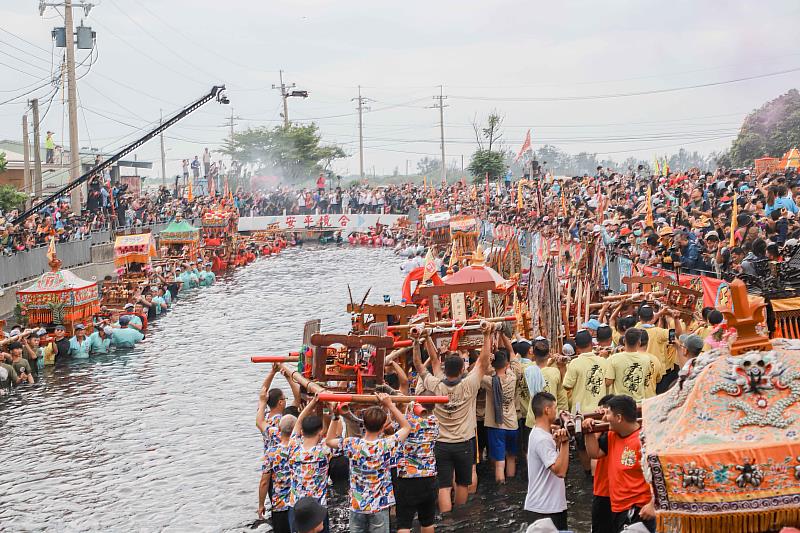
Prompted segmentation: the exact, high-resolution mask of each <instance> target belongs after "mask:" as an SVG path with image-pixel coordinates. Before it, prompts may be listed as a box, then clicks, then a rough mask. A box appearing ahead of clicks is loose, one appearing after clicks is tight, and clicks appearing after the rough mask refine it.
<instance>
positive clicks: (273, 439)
mask: <svg viewBox="0 0 800 533" xmlns="http://www.w3.org/2000/svg"><path fill="white" fill-rule="evenodd" d="M265 421H266V422H267V427H266V428H265V429H264V431H262V432H261V436H262V437H264V455H266V454H267V452H268V451H269V450H270V448H274V447H275V446H277V444H278V443H279V442H280V441H281V435H280V430H279V429H278V424H279V423H280V421H281V415H280V414H274V415H272V416H270V414H269V413H267V416H266V417H265ZM270 430H272V431H270Z"/></svg>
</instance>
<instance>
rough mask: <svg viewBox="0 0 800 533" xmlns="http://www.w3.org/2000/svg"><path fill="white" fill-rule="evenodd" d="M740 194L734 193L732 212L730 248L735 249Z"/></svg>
mask: <svg viewBox="0 0 800 533" xmlns="http://www.w3.org/2000/svg"><path fill="white" fill-rule="evenodd" d="M738 200H739V194H738V193H736V192H734V193H733V210H732V211H731V241H730V242H729V243H728V246H730V247H731V248H733V247H734V246H736V217H738V216H739V202H738Z"/></svg>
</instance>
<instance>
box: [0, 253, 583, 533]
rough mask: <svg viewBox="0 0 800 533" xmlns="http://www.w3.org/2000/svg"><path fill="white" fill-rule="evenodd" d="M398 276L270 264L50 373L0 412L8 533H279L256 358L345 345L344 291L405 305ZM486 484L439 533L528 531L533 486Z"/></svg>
mask: <svg viewBox="0 0 800 533" xmlns="http://www.w3.org/2000/svg"><path fill="white" fill-rule="evenodd" d="M399 265H400V259H399V258H398V257H396V256H395V255H393V254H392V253H391V251H389V250H386V249H373V248H352V247H349V246H344V247H335V246H327V247H318V246H306V247H303V248H295V249H290V250H287V251H285V252H284V253H282V254H281V255H280V256H278V257H271V258H261V259H259V260H257V261H256V262H255V263H253V264H251V265H250V266H248V267H245V268H240V269H237V270H236V271H235V272H234V273H232V274H230V275H227V276H225V277H223V278H220V279H219V280H218V282H217V283H216V284H215V285H214V286H213V287H210V288H207V289H201V290H195V291H193V292H191V293H189V294H188V295H186V296H183V297H182V298H180V300H179V302H178V304H177V305H176V306H175V308H174V309H173V310H172V311H170V312H169V313H168V314H167V315H166V316H165V317H163V318H161V319H159V320H158V321H156V322H155V323H154V324H153V325H152V326H151V327H150V328H149V330H148V338H147V339H146V340H145V341H144V342H143V343H142V344H140V345H139V346H137V347H136V348H135V349H134V350H132V351H128V352H117V353H115V354H111V355H109V356H105V357H97V358H93V359H92V360H90V361H87V362H78V363H73V364H71V365H69V366H66V367H63V368H61V367H60V368H57V369H48V370H47V374H46V376H45V377H44V379H43V380H42V381H41V382H39V383H37V384H36V385H35V386H33V387H31V388H29V389H23V390H21V391H20V390H19V389H18V392H16V393H15V394H14V395H12V396H11V397H9V398H6V399H3V400H0V454H2V457H3V460H2V461H0V464H2V465H3V466H2V467H1V468H0V530H2V531H42V530H58V531H99V530H103V531H123V530H125V531H180V532H183V531H192V532H195V531H269V526H268V524H266V523H263V522H258V521H255V509H256V500H257V485H258V480H259V477H260V457H261V453H262V447H263V444H262V440H261V437H260V435H259V434H258V431H257V430H256V429H255V409H256V405H257V403H258V391H259V388H260V385H261V382H262V380H263V378H264V376H265V375H266V372H268V365H260V366H259V365H254V364H251V363H250V362H249V356H250V355H254V354H281V353H286V352H288V351H292V350H296V349H298V348H299V346H300V344H301V342H302V328H303V323H304V322H305V321H306V320H309V319H311V318H320V319H322V329H323V331H325V332H346V331H347V330H348V329H349V317H348V315H347V313H346V312H345V306H346V305H347V302H348V294H347V288H346V287H347V283H350V286H351V287H352V291H353V297H354V298H355V299H357V300H359V301H360V299H361V298H362V297H363V295H364V293H365V292H366V290H367V289H368V288H370V287H372V292H371V293H370V296H369V300H368V301H371V302H380V301H382V296H383V295H384V294H389V295H391V296H392V298H393V301H398V299H399V294H400V286H401V283H402V277H401V274H400V270H399ZM276 383H277V384H279V385H280V386H282V387H284V388H285V389H286V390H287V391H288V386H287V385H286V383H285V382H284V381H283V378H282V376H278V378H276ZM482 467H483V465H482ZM578 471H579V468H577V465H576V464H573V466H572V467H571V468H570V477H569V478H568V481H567V484H568V486H567V493H568V498H569V499H570V501H575V504H574V505H571V506H570V513H571V515H570V524H571V526H572V528H573V529H574V530H575V531H588V530H589V525H588V524H589V509H590V505H591V486H590V485H588V484H587V482H585V481H584V480H583V479H579V477H582V474H580V472H578ZM575 472H577V473H578V474H580V476H574V475H573V474H574V473H575ZM481 477H482V480H483V481H482V483H481V487H480V489H479V492H478V494H477V495H476V496H473V497H472V498H471V500H470V503H469V505H468V507H467V508H466V509H463V510H460V511H459V512H458V513H457V516H455V517H453V518H447V519H445V520H444V521H443V522H441V523H440V525H439V526H438V527H437V531H445V532H457V531H465V532H466V531H492V532H498V531H514V530H518V529H519V527H520V525H521V524H522V522H521V521H520V520H519V518H520V517H519V516H518V515H519V509H521V508H522V502H523V500H524V493H525V485H524V481H522V480H521V479H519V480H514V481H511V482H510V483H509V484H508V485H506V486H504V487H497V486H496V485H495V484H494V482H493V481H492V477H493V476H492V475H491V473H489V472H488V471H487V472H486V473H485V475H483V476H481ZM518 477H519V476H518ZM332 492H333V494H332V498H331V505H330V507H331V518H332V530H333V531H347V510H346V501H347V500H346V487H339V486H336V487H334V488H333V489H332Z"/></svg>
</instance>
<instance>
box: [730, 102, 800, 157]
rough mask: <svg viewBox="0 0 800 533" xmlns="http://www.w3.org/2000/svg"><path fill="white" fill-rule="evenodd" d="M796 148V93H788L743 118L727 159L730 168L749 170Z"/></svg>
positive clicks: (799, 105)
mask: <svg viewBox="0 0 800 533" xmlns="http://www.w3.org/2000/svg"><path fill="white" fill-rule="evenodd" d="M797 145H800V92H798V91H797V89H792V90H790V91H789V92H787V93H786V94H782V95H781V96H779V97H778V98H775V99H774V100H770V101H769V102H767V103H766V104H764V105H763V106H761V107H760V108H758V109H756V110H755V111H753V112H752V113H750V114H749V115H747V117H745V119H744V122H743V123H742V128H741V130H740V131H739V135H738V137H736V139H734V141H733V143H732V144H731V148H730V151H729V152H728V154H727V155H728V156H729V159H730V163H731V164H732V165H734V166H750V165H752V164H753V160H755V159H757V158H759V157H763V156H765V155H768V156H772V157H781V156H783V154H784V153H785V152H786V151H787V150H789V149H790V148H792V147H793V146H797ZM719 160H720V159H717V161H719Z"/></svg>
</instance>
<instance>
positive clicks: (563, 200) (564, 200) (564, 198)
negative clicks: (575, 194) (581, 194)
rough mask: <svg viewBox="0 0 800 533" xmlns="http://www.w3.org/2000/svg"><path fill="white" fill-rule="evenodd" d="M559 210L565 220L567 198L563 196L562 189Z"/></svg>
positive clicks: (562, 190)
mask: <svg viewBox="0 0 800 533" xmlns="http://www.w3.org/2000/svg"><path fill="white" fill-rule="evenodd" d="M561 210H562V211H563V212H564V218H567V216H568V215H567V197H566V195H565V194H564V189H561Z"/></svg>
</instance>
